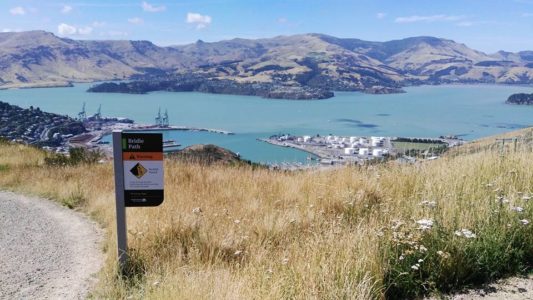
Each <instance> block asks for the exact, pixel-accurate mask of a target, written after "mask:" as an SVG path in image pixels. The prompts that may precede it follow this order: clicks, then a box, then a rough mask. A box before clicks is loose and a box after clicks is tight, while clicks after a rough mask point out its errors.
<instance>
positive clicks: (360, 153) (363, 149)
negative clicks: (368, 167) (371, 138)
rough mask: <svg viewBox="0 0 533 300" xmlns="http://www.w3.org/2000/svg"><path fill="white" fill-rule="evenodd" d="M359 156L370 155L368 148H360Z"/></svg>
mask: <svg viewBox="0 0 533 300" xmlns="http://www.w3.org/2000/svg"><path fill="white" fill-rule="evenodd" d="M359 155H368V148H359Z"/></svg>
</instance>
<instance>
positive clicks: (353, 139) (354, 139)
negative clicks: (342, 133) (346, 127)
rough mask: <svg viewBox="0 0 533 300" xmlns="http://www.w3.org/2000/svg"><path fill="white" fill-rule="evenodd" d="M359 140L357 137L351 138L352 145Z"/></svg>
mask: <svg viewBox="0 0 533 300" xmlns="http://www.w3.org/2000/svg"><path fill="white" fill-rule="evenodd" d="M358 140H359V139H358V138H357V137H356V136H351V137H350V144H353V143H357V141H358Z"/></svg>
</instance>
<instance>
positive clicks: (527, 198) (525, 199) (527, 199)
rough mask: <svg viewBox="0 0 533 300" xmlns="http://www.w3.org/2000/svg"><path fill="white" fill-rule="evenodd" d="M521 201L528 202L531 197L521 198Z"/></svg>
mask: <svg viewBox="0 0 533 300" xmlns="http://www.w3.org/2000/svg"><path fill="white" fill-rule="evenodd" d="M522 200H524V201H529V200H531V197H529V196H524V197H522Z"/></svg>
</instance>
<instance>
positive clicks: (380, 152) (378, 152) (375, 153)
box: [372, 149, 383, 157]
mask: <svg viewBox="0 0 533 300" xmlns="http://www.w3.org/2000/svg"><path fill="white" fill-rule="evenodd" d="M372 156H374V157H382V156H383V149H374V150H372Z"/></svg>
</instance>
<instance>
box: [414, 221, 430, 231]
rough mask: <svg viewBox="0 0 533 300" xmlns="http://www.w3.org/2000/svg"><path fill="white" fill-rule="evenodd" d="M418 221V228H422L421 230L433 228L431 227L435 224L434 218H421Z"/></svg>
mask: <svg viewBox="0 0 533 300" xmlns="http://www.w3.org/2000/svg"><path fill="white" fill-rule="evenodd" d="M416 223H417V224H418V225H420V226H419V227H418V229H421V230H428V229H431V227H432V226H433V220H430V219H421V220H418V221H416Z"/></svg>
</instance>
